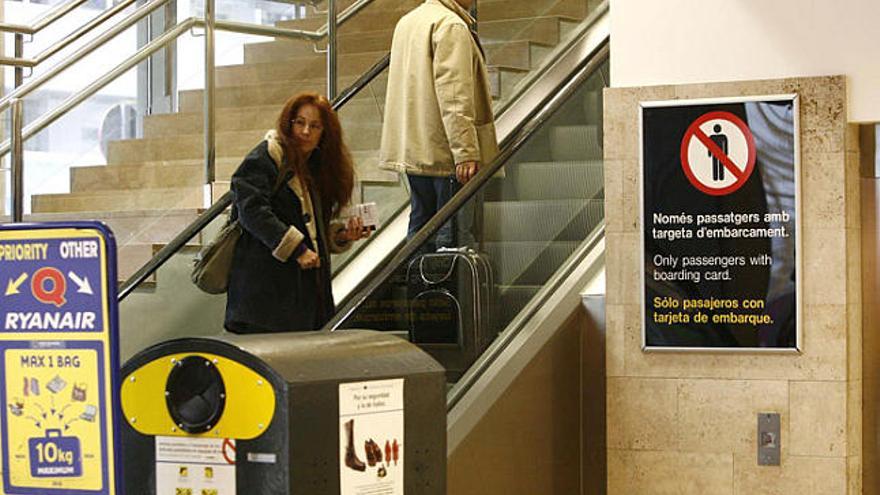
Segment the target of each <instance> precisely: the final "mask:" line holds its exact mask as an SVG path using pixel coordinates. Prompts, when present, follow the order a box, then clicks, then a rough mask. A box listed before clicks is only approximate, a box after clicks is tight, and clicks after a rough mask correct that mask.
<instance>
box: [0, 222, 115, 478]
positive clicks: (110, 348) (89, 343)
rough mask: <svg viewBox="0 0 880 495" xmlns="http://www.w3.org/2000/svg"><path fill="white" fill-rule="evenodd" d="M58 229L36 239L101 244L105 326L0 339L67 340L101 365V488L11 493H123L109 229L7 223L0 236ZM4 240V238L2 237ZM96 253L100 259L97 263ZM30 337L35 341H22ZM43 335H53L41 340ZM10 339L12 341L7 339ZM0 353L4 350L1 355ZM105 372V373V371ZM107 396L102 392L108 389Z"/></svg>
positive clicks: (86, 225)
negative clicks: (83, 239) (81, 238)
mask: <svg viewBox="0 0 880 495" xmlns="http://www.w3.org/2000/svg"><path fill="white" fill-rule="evenodd" d="M52 230H55V231H59V232H58V235H57V236H51V237H47V236H40V237H38V238H39V239H44V240H57V239H70V238H71V236H73V237H76V236H77V234H78V231H81V232H79V233H94V237H86V238H99V239H100V242H101V243H102V244H103V248H102V249H100V250H99V256H98V265H99V267H100V269H101V271H102V273H103V274H104V275H105V276H104V280H101V281H100V282H99V283H98V284H96V287H100V290H101V291H103V294H104V300H103V301H101V302H100V305H101V307H102V311H106V328H103V331H101V332H87V331H64V332H58V333H56V334H54V335H53V334H51V333H50V332H47V331H28V332H27V333H19V334H17V335H18V338H14V336H15V335H16V334H15V333H10V332H6V331H2V332H0V340H2V341H3V342H4V343H10V344H13V345H12V346H9V348H16V347H18V348H27V347H28V346H29V345H30V346H31V348H35V349H40V348H41V347H40V346H34V343H36V342H47V343H50V344H57V343H60V342H70V343H71V344H73V345H72V346H71V347H70V348H71V349H94V350H95V351H96V352H97V353H98V354H97V356H96V357H97V362H98V363H102V364H103V367H102V369H99V370H98V371H99V373H98V379H99V382H100V381H101V379H103V383H99V386H100V387H101V388H102V390H101V392H100V394H99V396H100V397H101V398H103V400H104V402H105V403H104V404H100V405H99V411H100V413H101V414H102V415H103V416H105V420H104V425H103V428H102V430H101V432H100V444H101V445H100V449H101V451H102V452H103V453H104V457H105V458H104V459H101V466H102V468H101V470H102V474H101V479H102V488H100V489H98V490H87V489H77V488H70V487H58V488H42V487H32V488H31V487H21V488H16V489H15V490H14V491H13V492H12V494H16V495H17V494H22V495H28V494H35V495H52V494H55V493H57V494H59V495H60V494H64V495H95V494H100V495H105V494H106V495H118V494H122V493H123V479H122V476H123V469H122V467H123V466H122V459H123V456H122V449H121V448H120V446H121V442H122V430H121V428H120V426H121V424H122V420H123V418H122V412H121V407H120V388H121V367H120V362H119V360H120V352H119V303H118V287H117V284H116V280H117V247H116V238H115V236H114V234H113V232H112V231H111V230H110V228H109V227H108V226H107V225H106V224H104V223H103V222H97V221H69V222H64V221H61V222H45V223H8V224H0V234H8V233H10V232H19V231H20V232H21V237H20V238H16V239H14V240H28V239H29V238H28V237H27V233H28V232H33V233H36V232H40V233H45V231H52ZM3 240H6V239H3ZM101 252H102V254H103V259H101ZM30 335H33V336H34V337H35V338H28V337H29V336H30ZM47 335H53V336H52V337H51V338H46V337H47ZM10 336H13V338H9V337H10ZM101 347H103V350H104V352H103V354H100V348H101ZM64 348H67V347H61V346H57V347H53V346H51V345H50V346H46V347H45V348H44V349H45V350H58V349H64ZM4 352H5V351H4ZM105 370H106V373H105ZM108 387H109V393H104V391H105V390H108ZM0 389H3V390H2V394H3V396H4V397H5V395H6V390H5V383H4V384H0ZM2 406H3V407H4V411H3V413H2V416H3V417H4V418H8V413H7V412H6V411H5V409H6V404H3V405H2ZM7 423H8V421H5V422H3V425H2V431H3V432H4V433H5V432H6V431H7V428H8V425H7ZM6 442H7V439H6V438H5V435H3V437H2V438H0V443H2V444H0V449H2V450H6ZM8 463H9V459H8V458H7V457H5V456H3V465H8ZM0 471H2V480H0V494H4V493H6V489H7V488H6V487H7V486H8V485H10V480H9V476H10V473H9V472H8V471H7V470H6V469H4V468H3V466H0Z"/></svg>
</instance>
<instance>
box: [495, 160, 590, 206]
mask: <svg viewBox="0 0 880 495" xmlns="http://www.w3.org/2000/svg"><path fill="white" fill-rule="evenodd" d="M504 170H505V172H506V174H507V175H506V177H505V178H504V180H501V181H497V183H496V184H492V185H490V186H489V189H487V190H486V198H487V199H489V200H493V201H502V200H520V201H530V200H539V199H574V198H581V199H594V198H595V199H598V198H601V197H603V195H602V191H603V187H604V184H603V175H602V174H603V170H604V168H603V162H602V160H593V161H576V162H521V163H510V164H507V165H505V167H504Z"/></svg>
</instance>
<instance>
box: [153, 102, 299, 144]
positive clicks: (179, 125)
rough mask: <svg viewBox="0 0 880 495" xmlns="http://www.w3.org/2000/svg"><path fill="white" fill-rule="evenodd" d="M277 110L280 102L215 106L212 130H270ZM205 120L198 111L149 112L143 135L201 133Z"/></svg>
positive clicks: (160, 135)
mask: <svg viewBox="0 0 880 495" xmlns="http://www.w3.org/2000/svg"><path fill="white" fill-rule="evenodd" d="M200 110H201V109H200ZM280 111H281V107H280V106H279V105H264V106H254V107H238V108H218V109H216V110H215V112H214V126H215V127H214V129H215V132H230V131H245V130H256V129H263V130H269V129H272V128H274V127H275V121H276V119H277V118H278V114H279V113H280ZM204 119H205V117H204V115H203V114H202V112H201V111H199V112H187V113H167V114H154V115H148V116H146V117H145V118H144V137H145V138H147V139H150V138H160V137H167V136H176V135H179V134H191V133H194V132H201V130H202V129H203V128H204Z"/></svg>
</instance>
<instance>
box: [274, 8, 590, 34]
mask: <svg viewBox="0 0 880 495" xmlns="http://www.w3.org/2000/svg"><path fill="white" fill-rule="evenodd" d="M420 3H421V2H420V1H415V0H407V1H404V2H400V4H399V5H398V6H396V7H387V6H386V7H383V8H379V9H375V7H378V6H375V5H374V6H372V7H373V8H370V7H368V8H367V9H365V10H363V11H361V12H360V13H359V14H358V15H357V16H355V17H353V18H352V19H351V20H349V21H348V22H347V23H346V24H345V25H343V27H342V28H341V29H340V31H346V32H365V31H374V30H376V26H385V25H389V24H390V25H393V24H394V22H395V21H396V19H397V18H399V17H401V15H403V14H405V13H406V12H408V11H410V10H412V9H413V8H415V7H416V6H418V5H419V4H420ZM586 15H587V2H586V1H585V0H529V1H518V2H513V1H510V0H480V2H479V5H478V13H477V16H478V19H479V22H486V21H498V20H512V19H522V18H535V17H544V16H559V17H565V18H569V19H583V18H584V17H586ZM326 22H327V18H326V16H316V17H309V18H306V19H297V20H291V21H282V22H279V23H278V25H279V26H280V27H286V28H293V29H307V30H314V29H318V28H320V27H321V26H323V25H324V24H326Z"/></svg>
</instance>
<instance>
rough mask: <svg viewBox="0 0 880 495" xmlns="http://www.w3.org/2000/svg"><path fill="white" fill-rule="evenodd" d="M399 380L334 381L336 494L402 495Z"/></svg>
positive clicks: (401, 416) (401, 387)
mask: <svg viewBox="0 0 880 495" xmlns="http://www.w3.org/2000/svg"><path fill="white" fill-rule="evenodd" d="M403 383H404V382H403V378H396V379H391V380H374V381H369V382H354V383H341V384H339V485H340V494H341V495H377V494H382V495H403V487H404V485H403V472H404V470H403V463H404V458H403V441H404V439H403V425H404V402H403Z"/></svg>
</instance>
